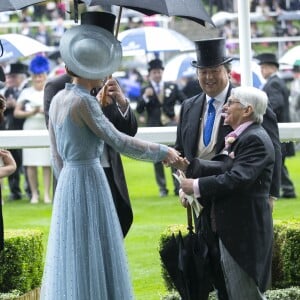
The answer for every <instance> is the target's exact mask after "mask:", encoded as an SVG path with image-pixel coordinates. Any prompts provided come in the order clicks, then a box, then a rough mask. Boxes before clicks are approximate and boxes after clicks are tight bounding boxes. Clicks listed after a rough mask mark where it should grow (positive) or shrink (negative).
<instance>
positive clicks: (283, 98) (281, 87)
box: [256, 53, 296, 199]
mask: <svg viewBox="0 0 300 300" xmlns="http://www.w3.org/2000/svg"><path fill="white" fill-rule="evenodd" d="M256 59H257V60H258V61H259V65H260V68H261V73H262V75H263V77H264V78H265V79H266V82H265V84H264V85H263V87H262V90H263V91H265V92H266V94H267V95H268V98H269V102H270V104H271V106H272V108H273V111H274V112H275V114H276V117H277V121H278V123H286V122H290V108H289V90H288V88H287V86H286V84H285V82H284V80H283V79H281V78H280V77H279V76H278V69H279V63H278V61H277V58H276V56H275V55H274V54H273V53H261V54H259V55H257V56H256ZM281 153H282V167H281V192H282V193H281V195H280V197H281V198H286V199H289V198H296V192H295V187H294V184H293V182H292V180H291V178H290V176H289V173H288V169H287V167H286V165H285V159H286V157H289V156H294V155H295V147H294V143H293V142H289V143H281Z"/></svg>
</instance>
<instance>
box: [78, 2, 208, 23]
mask: <svg viewBox="0 0 300 300" xmlns="http://www.w3.org/2000/svg"><path fill="white" fill-rule="evenodd" d="M83 1H84V2H85V3H86V4H87V5H118V6H121V7H126V8H130V9H134V10H136V11H139V12H141V13H143V14H145V15H148V16H150V15H154V14H162V15H166V16H170V17H171V16H177V17H182V18H185V19H189V20H192V21H194V22H197V23H199V24H201V25H205V22H207V23H210V24H211V25H213V22H212V20H211V18H210V16H209V14H208V13H207V12H206V10H205V8H204V6H203V4H202V1H199V0H189V1H186V0H151V1H141V0H92V1H91V0H83ZM89 3H90V4H89Z"/></svg>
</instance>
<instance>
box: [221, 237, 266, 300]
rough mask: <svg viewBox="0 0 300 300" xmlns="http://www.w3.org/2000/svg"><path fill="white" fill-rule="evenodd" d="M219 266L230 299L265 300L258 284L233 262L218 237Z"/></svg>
mask: <svg viewBox="0 0 300 300" xmlns="http://www.w3.org/2000/svg"><path fill="white" fill-rule="evenodd" d="M219 247H220V254H221V266H222V269H223V274H224V278H225V284H226V289H227V293H228V298H229V299H230V300H241V299H243V300H266V299H267V298H266V297H265V296H264V295H263V294H262V293H261V292H260V291H259V288H258V286H257V285H256V283H255V282H254V280H253V279H252V278H251V277H249V275H248V274H247V273H246V272H245V271H244V270H242V268H241V267H240V266H239V265H238V264H237V263H236V262H235V260H234V259H233V258H232V256H231V255H230V254H229V252H228V251H227V249H226V248H225V246H224V245H223V243H222V241H221V240H220V239H219Z"/></svg>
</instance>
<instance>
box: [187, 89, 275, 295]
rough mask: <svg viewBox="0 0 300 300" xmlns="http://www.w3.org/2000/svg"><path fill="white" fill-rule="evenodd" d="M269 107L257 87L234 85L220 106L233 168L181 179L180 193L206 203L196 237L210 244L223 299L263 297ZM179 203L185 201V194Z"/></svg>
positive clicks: (268, 236)
mask: <svg viewBox="0 0 300 300" xmlns="http://www.w3.org/2000/svg"><path fill="white" fill-rule="evenodd" d="M267 105H268V97H267V95H266V94H265V93H264V92H263V91H260V90H258V89H257V88H254V87H238V88H234V89H232V90H231V95H230V97H229V99H228V101H227V103H226V104H225V105H224V106H223V112H224V114H225V120H224V122H225V124H227V125H229V126H231V128H232V129H233V130H234V131H233V132H232V133H230V134H229V135H228V136H227V137H226V138H225V141H227V143H226V144H227V149H226V150H227V152H228V153H229V155H230V156H231V157H232V158H233V164H232V167H231V169H230V170H228V171H226V172H225V173H223V174H219V175H210V176H205V174H204V176H203V177H201V178H197V179H184V180H183V181H182V183H181V188H182V190H183V192H184V193H185V194H194V196H195V197H196V198H197V200H198V201H199V202H200V204H202V206H203V207H204V209H203V212H202V214H201V223H202V229H201V231H200V235H203V238H204V240H205V241H206V243H207V245H208V253H209V254H208V257H209V264H210V267H211V279H212V284H213V285H214V287H215V288H216V290H217V292H218V299H222V300H223V299H230V300H240V299H245V300H252V299H265V297H264V296H263V292H264V291H265V290H266V288H267V284H268V281H269V278H270V269H271V261H272V260H271V257H272V241H273V225H272V214H271V209H270V206H269V202H268V200H269V191H270V186H271V181H272V173H273V167H274V161H275V153H274V147H273V145H272V141H271V139H270V137H269V135H268V134H267V132H266V131H265V130H264V128H263V127H262V126H261V123H262V120H263V115H264V113H265V111H266V108H267ZM229 137H230V138H229ZM191 167H192V164H191V165H190V166H189V167H188V169H189V168H191ZM206 167H207V166H206ZM208 171H209V170H208ZM187 173H188V170H187ZM182 203H183V205H184V206H186V204H187V203H186V200H185V198H184V197H182ZM203 299H206V298H205V297H204V298H203Z"/></svg>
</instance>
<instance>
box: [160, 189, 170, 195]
mask: <svg viewBox="0 0 300 300" xmlns="http://www.w3.org/2000/svg"><path fill="white" fill-rule="evenodd" d="M168 193H169V191H168V190H162V191H160V193H159V196H160V197H167V196H168Z"/></svg>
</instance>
